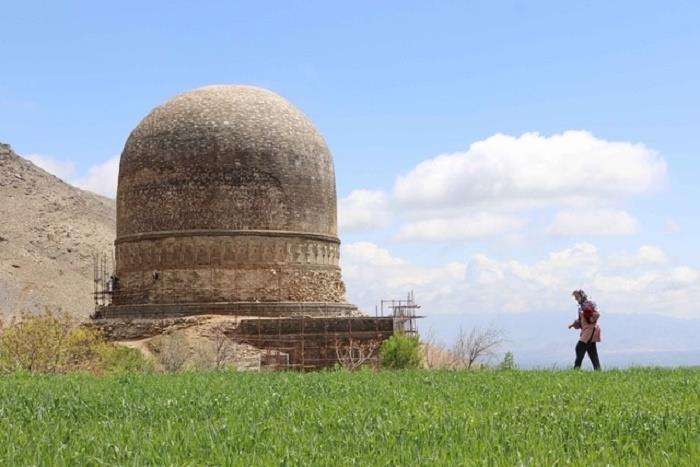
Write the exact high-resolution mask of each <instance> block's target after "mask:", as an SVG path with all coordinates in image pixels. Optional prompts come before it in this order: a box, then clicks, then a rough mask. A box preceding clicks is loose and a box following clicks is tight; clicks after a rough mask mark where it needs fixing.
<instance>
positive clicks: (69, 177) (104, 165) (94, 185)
mask: <svg viewBox="0 0 700 467" xmlns="http://www.w3.org/2000/svg"><path fill="white" fill-rule="evenodd" d="M24 158H25V159H28V160H30V161H31V162H32V163H34V164H35V165H37V166H39V167H41V168H42V169H44V170H46V171H47V172H49V173H51V174H53V175H55V176H57V177H58V178H60V179H62V180H63V181H64V182H66V183H70V184H71V185H74V186H77V187H78V188H82V189H83V190H88V191H92V192H95V193H99V194H101V195H104V196H107V197H109V198H116V196H117V178H118V176H119V156H115V157H112V158H111V159H108V160H106V161H104V162H101V163H99V164H95V165H93V166H91V167H90V168H88V170H87V172H86V173H85V174H84V175H82V176H78V175H76V165H75V163H74V162H72V161H65V160H60V159H56V158H53V157H51V156H43V155H41V154H29V155H28V156H24Z"/></svg>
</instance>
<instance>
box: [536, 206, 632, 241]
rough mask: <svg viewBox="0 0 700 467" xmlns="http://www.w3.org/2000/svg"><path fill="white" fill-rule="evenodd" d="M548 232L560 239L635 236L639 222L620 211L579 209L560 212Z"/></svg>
mask: <svg viewBox="0 0 700 467" xmlns="http://www.w3.org/2000/svg"><path fill="white" fill-rule="evenodd" d="M547 232H548V233H549V234H550V235H555V236H559V237H581V236H590V235H608V236H622V235H634V234H636V233H638V232H639V222H638V221H637V219H635V218H634V217H632V216H631V215H630V214H629V213H627V212H625V211H621V210H619V209H608V208H605V209H577V210H568V211H560V212H558V213H557V214H556V216H555V218H554V222H553V223H552V225H550V226H549V228H548V229H547Z"/></svg>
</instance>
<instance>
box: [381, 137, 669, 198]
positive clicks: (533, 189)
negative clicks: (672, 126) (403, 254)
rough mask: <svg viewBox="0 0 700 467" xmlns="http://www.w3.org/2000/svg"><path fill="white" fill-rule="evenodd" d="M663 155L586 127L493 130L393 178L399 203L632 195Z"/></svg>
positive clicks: (655, 178) (658, 176) (659, 174)
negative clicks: (516, 132)
mask: <svg viewBox="0 0 700 467" xmlns="http://www.w3.org/2000/svg"><path fill="white" fill-rule="evenodd" d="M665 175H666V162H665V161H664V160H663V159H662V158H661V157H660V156H659V155H658V154H657V153H656V152H655V151H653V150H651V149H649V148H647V147H645V146H644V145H641V144H633V143H628V142H616V141H606V140H602V139H598V138H596V137H594V136H593V135H592V134H590V133H588V132H585V131H567V132H564V133H561V134H555V135H552V136H549V137H547V136H541V135H540V134H538V133H525V134H523V135H522V136H520V137H513V136H508V135H503V134H496V135H494V136H491V137H489V138H487V139H485V140H482V141H478V142H476V143H473V144H472V145H471V146H470V147H469V150H467V151H466V152H459V153H454V154H446V155H441V156H438V157H435V158H433V159H429V160H427V161H424V162H422V163H420V164H418V165H417V166H416V167H415V168H414V169H413V170H411V171H410V172H409V173H408V174H406V175H403V176H400V177H398V179H397V180H396V183H395V185H394V190H393V195H394V198H395V199H396V200H397V201H398V202H399V203H400V204H402V205H403V206H405V207H408V208H411V209H415V208H429V209H437V208H447V207H460V206H461V207H465V206H473V205H474V204H477V203H488V204H494V203H497V204H507V203H512V204H514V205H522V204H523V203H532V202H538V203H541V202H545V203H564V204H567V205H571V204H581V203H590V202H595V201H598V200H600V199H607V198H610V197H616V196H627V195H634V194H638V193H642V192H645V191H648V190H650V189H652V188H654V187H656V186H658V185H659V184H660V183H661V182H662V181H663V180H664V179H665Z"/></svg>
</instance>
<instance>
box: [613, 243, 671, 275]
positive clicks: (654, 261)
mask: <svg viewBox="0 0 700 467" xmlns="http://www.w3.org/2000/svg"><path fill="white" fill-rule="evenodd" d="M669 261H670V260H669V258H668V256H666V253H664V252H663V250H661V249H660V248H657V247H655V246H652V245H644V246H641V247H640V248H639V249H638V250H637V251H634V252H631V253H630V252H626V251H623V252H619V253H615V254H612V255H610V257H609V258H608V264H609V265H610V266H611V267H614V268H622V269H630V268H635V267H639V266H661V265H665V264H668V263H669Z"/></svg>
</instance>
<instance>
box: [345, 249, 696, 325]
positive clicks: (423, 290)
mask: <svg viewBox="0 0 700 467" xmlns="http://www.w3.org/2000/svg"><path fill="white" fill-rule="evenodd" d="M358 245H359V246H358ZM640 251H641V253H640ZM640 251H638V252H637V253H636V254H637V255H638V256H639V257H640V258H641V257H644V258H646V260H647V261H646V263H645V264H643V265H639V264H633V265H631V266H632V267H630V268H629V269H625V268H622V265H621V264H617V265H616V266H615V267H616V268H617V269H610V264H609V262H608V261H605V260H604V259H603V258H602V257H601V256H600V253H599V252H598V249H597V248H596V247H595V246H594V245H592V244H590V243H579V244H576V245H574V246H572V247H571V248H567V249H563V250H559V251H555V252H552V253H550V254H549V255H548V256H547V257H545V258H543V259H541V260H539V261H535V262H533V263H524V262H520V261H514V260H506V261H502V260H498V259H494V258H491V257H488V256H487V255H484V254H477V255H474V256H473V257H472V258H470V259H469V260H468V261H466V262H450V263H447V264H444V265H442V266H433V267H422V266H419V265H415V264H412V263H411V262H409V261H406V260H403V259H401V258H396V257H394V256H393V255H391V253H390V252H389V251H387V250H385V249H382V248H379V247H377V246H376V245H373V244H371V243H362V244H350V245H345V246H344V247H343V272H344V276H345V280H346V284H347V286H348V299H349V301H350V302H352V303H356V304H358V305H360V306H361V308H362V309H364V310H366V311H371V310H373V308H374V304H375V303H377V302H378V301H379V299H381V298H396V297H402V296H404V295H405V294H406V292H408V291H409V290H414V291H415V293H416V297H417V299H418V301H419V303H421V304H422V305H423V311H424V312H426V313H428V314H430V313H468V312H474V313H483V312H507V311H509V312H554V311H557V312H567V311H568V312H569V313H571V312H572V311H571V310H572V309H575V304H574V303H573V302H572V299H571V291H572V290H574V289H578V288H583V289H584V290H586V291H587V292H588V293H589V295H590V296H591V297H592V298H593V299H594V300H595V301H596V302H598V304H599V306H600V307H601V310H603V312H604V313H617V314H630V313H632V314H634V313H652V314H658V315H667V316H675V317H681V318H700V309H699V308H698V307H697V305H696V304H697V303H700V271H699V270H698V269H696V268H693V267H689V266H683V265H672V264H669V262H661V257H660V256H659V255H658V253H659V251H660V250H658V248H656V247H653V246H648V247H643V248H642V249H640ZM360 253H362V254H360ZM620 257H621V256H620ZM378 258H379V259H378ZM566 316H567V317H568V315H566Z"/></svg>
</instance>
